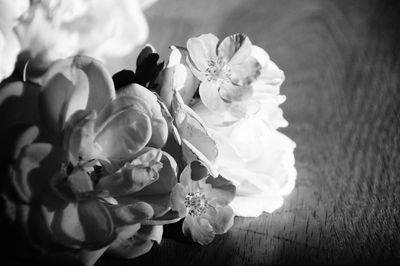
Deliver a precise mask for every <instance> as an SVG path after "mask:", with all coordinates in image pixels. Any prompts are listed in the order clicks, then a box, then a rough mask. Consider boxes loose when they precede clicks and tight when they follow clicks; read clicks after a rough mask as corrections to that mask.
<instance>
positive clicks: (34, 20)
mask: <svg viewBox="0 0 400 266" xmlns="http://www.w3.org/2000/svg"><path fill="white" fill-rule="evenodd" d="M150 4H151V1H140V0H120V1H112V0H68V1H61V0H41V1H40V0H39V1H33V3H32V4H31V7H30V9H29V11H28V12H27V14H25V17H24V20H22V21H21V23H20V24H19V25H18V26H17V28H16V31H17V33H18V36H19V38H20V40H21V44H22V50H26V51H27V57H28V58H27V59H30V60H32V62H34V63H36V64H38V65H39V67H47V65H48V64H49V63H51V62H52V61H54V60H56V59H59V58H65V57H68V56H71V55H75V54H78V53H82V54H86V55H89V56H92V57H96V58H98V59H102V58H104V57H118V56H123V55H126V54H128V53H129V52H131V51H132V50H133V48H135V47H136V46H138V45H141V44H142V43H143V42H144V41H145V40H146V39H147V36H148V25H147V22H146V19H145V17H144V14H143V12H142V8H143V7H148V6H149V5H150ZM41 64H42V65H41Z"/></svg>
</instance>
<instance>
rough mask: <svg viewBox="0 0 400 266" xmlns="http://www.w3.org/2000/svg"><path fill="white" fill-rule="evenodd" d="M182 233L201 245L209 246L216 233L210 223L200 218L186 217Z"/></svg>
mask: <svg viewBox="0 0 400 266" xmlns="http://www.w3.org/2000/svg"><path fill="white" fill-rule="evenodd" d="M182 232H183V234H184V235H185V236H187V237H189V238H191V239H192V240H193V241H194V242H197V243H199V244H200V245H207V244H209V243H211V241H213V239H214V237H215V231H214V229H213V227H212V226H211V224H210V222H209V221H208V220H207V219H205V218H202V217H201V216H200V217H192V216H190V215H188V216H186V218H185V220H184V221H183V224H182Z"/></svg>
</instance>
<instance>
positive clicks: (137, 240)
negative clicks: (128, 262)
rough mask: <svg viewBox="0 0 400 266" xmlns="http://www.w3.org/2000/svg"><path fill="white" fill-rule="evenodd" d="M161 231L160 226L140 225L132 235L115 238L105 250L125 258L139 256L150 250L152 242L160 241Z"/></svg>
mask: <svg viewBox="0 0 400 266" xmlns="http://www.w3.org/2000/svg"><path fill="white" fill-rule="evenodd" d="M162 231H163V230H162V226H142V227H141V228H140V229H139V230H138V231H137V232H136V233H135V234H134V235H133V236H131V237H129V238H126V239H117V241H115V242H114V243H112V245H111V246H110V248H109V249H108V251H107V252H109V253H110V254H112V255H114V256H117V257H121V258H125V259H132V258H136V257H139V256H141V255H143V254H145V253H147V252H148V251H150V249H151V247H152V246H153V243H154V242H157V243H160V240H161V236H162Z"/></svg>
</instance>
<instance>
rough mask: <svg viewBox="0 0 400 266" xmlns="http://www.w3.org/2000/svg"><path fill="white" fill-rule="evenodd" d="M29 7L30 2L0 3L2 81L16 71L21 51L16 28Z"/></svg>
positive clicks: (0, 70) (0, 73)
mask: <svg viewBox="0 0 400 266" xmlns="http://www.w3.org/2000/svg"><path fill="white" fill-rule="evenodd" d="M28 6H29V1H28V0H25V1H24V0H21V1H17V2H15V1H10V0H1V1H0V62H1V65H0V81H1V80H2V79H4V78H6V77H8V76H9V75H10V74H11V73H12V71H13V70H14V65H15V62H16V59H17V55H18V53H19V52H20V49H21V45H20V42H19V40H18V37H17V35H16V34H15V32H14V27H15V26H16V25H17V23H18V19H19V17H20V16H21V15H22V14H23V13H24V12H25V11H26V10H27V9H28Z"/></svg>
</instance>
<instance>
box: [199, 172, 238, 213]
mask: <svg viewBox="0 0 400 266" xmlns="http://www.w3.org/2000/svg"><path fill="white" fill-rule="evenodd" d="M206 184H210V185H211V190H209V191H208V193H207V195H206V196H207V198H208V199H210V200H211V201H212V202H215V203H218V204H219V205H222V206H225V205H228V204H229V203H230V202H231V201H232V200H233V198H234V197H235V195H236V187H235V185H233V184H232V182H231V181H229V180H227V179H225V178H223V177H222V176H218V177H216V178H214V177H209V178H207V179H206Z"/></svg>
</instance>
